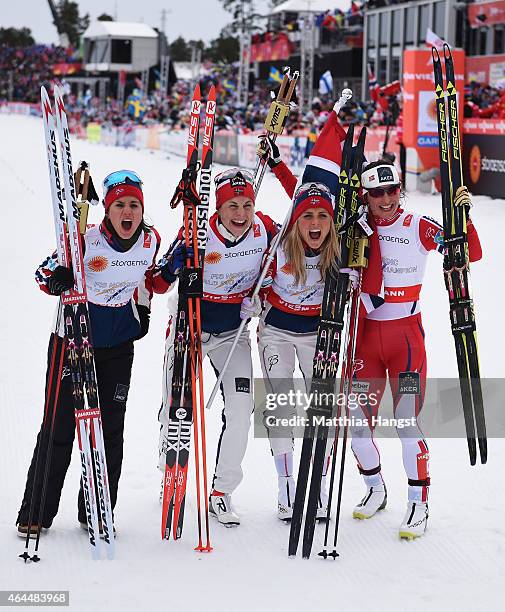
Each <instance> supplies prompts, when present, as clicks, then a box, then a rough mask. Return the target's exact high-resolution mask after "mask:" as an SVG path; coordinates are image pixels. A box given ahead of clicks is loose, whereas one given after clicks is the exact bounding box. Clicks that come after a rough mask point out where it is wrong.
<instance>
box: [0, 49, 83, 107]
mask: <svg viewBox="0 0 505 612" xmlns="http://www.w3.org/2000/svg"><path fill="white" fill-rule="evenodd" d="M78 63H79V60H78V58H77V57H76V53H75V51H74V50H72V49H71V48H68V49H64V48H63V47H56V46H53V45H32V46H30V47H11V46H9V45H6V44H3V43H2V44H0V100H10V99H11V100H23V101H24V102H38V101H39V99H40V86H41V84H42V83H44V82H47V81H50V80H51V79H53V78H54V74H55V66H58V65H62V64H63V65H68V64H78Z"/></svg>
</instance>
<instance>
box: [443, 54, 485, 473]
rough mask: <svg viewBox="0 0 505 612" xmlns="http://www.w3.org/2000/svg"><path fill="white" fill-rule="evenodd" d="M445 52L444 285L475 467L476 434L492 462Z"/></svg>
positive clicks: (454, 107) (457, 133) (449, 69)
mask: <svg viewBox="0 0 505 612" xmlns="http://www.w3.org/2000/svg"><path fill="white" fill-rule="evenodd" d="M443 53H444V62H445V87H444V79H443V74H442V62H441V59H440V55H439V53H438V50H437V49H435V48H434V47H433V48H432V56H433V71H434V77H435V95H436V104H437V123H438V136H439V153H440V178H441V183H442V212H443V226H444V249H445V250H444V264H443V267H444V279H445V286H446V288H447V292H448V294H449V314H450V320H451V330H452V335H453V336H454V343H455V348H456V359H457V363H458V372H459V380H460V389H461V398H462V402H463V415H464V420H465V428H466V436H467V441H468V452H469V455H470V464H471V465H475V463H476V462H477V447H476V436H477V439H478V444H479V452H480V460H481V463H486V461H487V435H486V421H485V414H484V401H483V397H482V386H481V380H480V369H479V357H478V350H477V331H476V325H475V313H474V306H473V299H472V292H471V286H470V263H469V255H468V240H467V221H468V212H469V211H468V210H467V209H466V207H464V206H455V204H454V198H455V194H456V191H457V189H458V187H460V186H461V185H463V169H462V162H461V142H460V129H459V126H460V124H459V118H458V104H457V98H456V80H455V76H454V64H453V59H452V54H451V50H450V48H449V46H448V45H444V47H443ZM446 100H447V102H446Z"/></svg>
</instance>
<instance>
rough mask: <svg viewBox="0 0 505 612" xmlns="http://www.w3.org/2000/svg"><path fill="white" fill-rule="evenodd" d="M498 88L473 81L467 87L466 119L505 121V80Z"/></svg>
mask: <svg viewBox="0 0 505 612" xmlns="http://www.w3.org/2000/svg"><path fill="white" fill-rule="evenodd" d="M498 85H499V86H497V87H491V86H490V85H486V84H482V83H476V82H475V81H472V82H471V83H469V84H468V85H466V86H465V117H475V118H477V117H480V118H482V119H505V79H504V81H503V83H499V84H498Z"/></svg>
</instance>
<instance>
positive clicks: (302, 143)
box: [238, 134, 307, 174]
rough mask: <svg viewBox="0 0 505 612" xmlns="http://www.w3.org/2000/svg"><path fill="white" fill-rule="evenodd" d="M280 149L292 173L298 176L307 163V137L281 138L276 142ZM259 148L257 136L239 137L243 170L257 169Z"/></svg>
mask: <svg viewBox="0 0 505 612" xmlns="http://www.w3.org/2000/svg"><path fill="white" fill-rule="evenodd" d="M275 143H276V144H277V146H278V147H279V151H280V153H281V157H282V159H283V161H284V162H286V164H287V165H288V166H289V167H290V168H291V170H292V172H294V173H295V174H297V173H298V172H300V170H301V169H302V167H303V164H304V162H305V147H306V144H307V137H306V136H294V137H293V136H279V137H278V138H277V140H276V141H275ZM257 146H258V136H257V135H255V134H247V135H242V134H239V136H238V163H239V166H240V167H241V168H255V167H256V161H257V155H256V147H257Z"/></svg>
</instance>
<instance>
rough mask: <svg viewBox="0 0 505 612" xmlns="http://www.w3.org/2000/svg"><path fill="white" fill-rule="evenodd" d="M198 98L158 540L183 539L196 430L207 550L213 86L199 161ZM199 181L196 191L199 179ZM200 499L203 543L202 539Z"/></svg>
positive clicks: (180, 194) (187, 176)
mask: <svg viewBox="0 0 505 612" xmlns="http://www.w3.org/2000/svg"><path fill="white" fill-rule="evenodd" d="M200 108H201V97H200V88H199V85H197V86H196V87H195V92H194V96H193V102H192V111H191V117H190V127H189V135H188V154H187V160H186V162H187V167H186V169H185V170H184V171H183V177H182V179H181V181H180V183H179V185H178V187H177V190H176V192H175V194H174V197H173V198H172V202H171V206H172V207H173V208H175V207H176V206H177V205H178V204H179V203H180V202H181V201H182V203H183V206H184V230H183V239H184V242H185V246H186V249H187V250H188V253H190V254H191V256H188V258H187V260H186V267H185V268H184V269H183V270H182V271H181V275H180V277H179V297H178V309H177V316H176V328H175V341H174V366H173V377H172V393H171V403H170V409H169V422H168V437H167V453H166V467H165V478H164V484H163V502H162V526H161V531H162V538H165V539H168V538H169V537H170V533H171V532H172V534H173V538H174V539H178V538H180V537H181V534H182V528H183V518H184V507H185V500H186V484H187V471H188V462H189V453H190V444H191V425H193V431H194V438H195V440H194V445H195V474H196V490H197V518H198V538H199V541H198V544H197V546H196V548H195V550H198V551H200V552H210V551H211V550H212V547H211V545H210V531H209V505H208V504H209V502H208V485H207V462H206V437H205V414H204V401H203V400H204V396H203V375H202V349H201V322H200V300H201V297H202V292H203V263H204V258H205V246H206V241H207V221H208V207H209V199H210V190H211V170H212V154H213V137H214V118H215V110H216V93H215V87H214V86H212V87H211V89H210V91H209V94H208V96H207V103H206V112H205V119H204V122H203V146H202V161H201V163H200V162H198V137H199V126H200ZM199 171H200V183H199V189H198V191H197V178H198V173H199ZM202 497H203V500H204V501H203V504H204V507H203V514H204V524H205V534H206V541H205V545H204V543H203V539H202V533H203V523H202Z"/></svg>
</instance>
